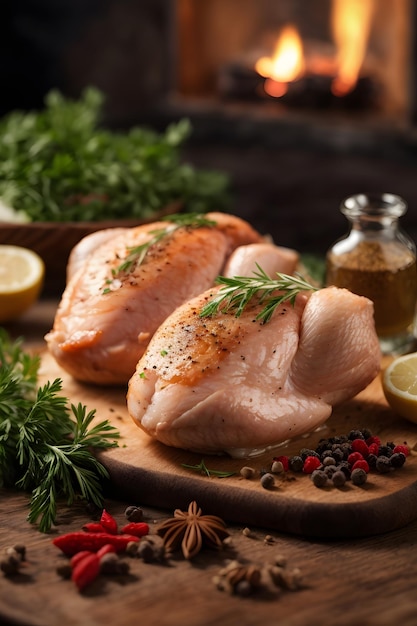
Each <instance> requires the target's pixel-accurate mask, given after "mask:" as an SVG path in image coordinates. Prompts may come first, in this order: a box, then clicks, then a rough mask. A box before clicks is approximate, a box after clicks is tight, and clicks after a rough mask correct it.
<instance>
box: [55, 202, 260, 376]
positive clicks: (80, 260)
mask: <svg viewBox="0 0 417 626" xmlns="http://www.w3.org/2000/svg"><path fill="white" fill-rule="evenodd" d="M205 218H207V220H211V221H212V222H213V224H212V225H211V226H201V227H198V228H193V227H190V226H188V227H187V226H184V227H177V228H176V229H174V230H173V231H172V232H169V233H168V234H167V235H163V236H161V237H160V238H159V239H158V235H157V234H156V233H158V232H159V233H160V232H162V231H164V230H166V229H167V227H170V224H171V223H170V222H166V221H163V222H157V223H152V224H146V225H143V226H138V227H136V228H129V229H122V230H119V229H116V230H114V231H112V230H111V229H110V230H106V231H105V232H103V233H101V234H98V235H95V236H94V237H91V236H89V238H87V241H82V242H81V243H80V244H79V245H78V247H77V249H75V250H74V251H73V254H72V259H71V262H70V267H69V280H68V283H67V287H66V289H65V291H64V293H63V296H62V299H61V302H60V305H59V308H58V311H57V314H56V317H55V320H54V325H53V328H52V330H51V331H50V332H49V333H48V334H47V335H46V337H45V339H46V342H47V345H48V348H49V350H50V351H51V353H52V355H53V356H54V357H55V359H56V361H57V362H58V363H59V365H60V366H61V367H63V368H64V369H65V370H66V371H68V372H69V373H70V374H72V376H74V377H75V378H76V379H78V380H81V381H85V382H93V383H98V384H103V385H105V384H127V382H128V380H129V378H130V377H131V375H132V373H133V372H134V371H135V366H136V364H137V361H138V359H139V358H140V356H141V355H142V354H143V352H144V350H145V348H146V346H147V345H148V343H149V340H150V339H151V337H152V335H153V333H154V332H155V330H156V329H157V328H158V326H159V325H160V324H161V323H162V322H163V321H164V320H165V319H166V318H167V317H168V315H169V314H170V313H172V311H173V310H174V309H175V308H176V307H177V306H179V305H180V304H182V303H183V302H184V301H186V300H188V299H189V298H191V297H193V296H196V295H197V294H199V293H201V292H203V291H204V290H206V289H208V288H209V287H210V286H211V285H212V284H213V282H214V280H215V278H216V276H217V275H218V274H219V273H221V271H222V269H223V268H224V266H225V263H226V261H227V260H228V258H229V257H230V255H231V253H232V252H233V250H235V249H236V248H237V247H238V246H241V245H244V244H251V243H261V242H263V237H262V236H261V235H260V234H259V233H258V232H256V231H255V230H254V229H253V228H252V227H251V226H250V225H249V224H248V223H247V222H245V221H244V220H242V219H240V218H238V217H234V216H232V215H228V214H225V213H209V214H207V215H206V216H205ZM171 226H172V224H171ZM150 243H152V245H149V244H150ZM132 250H133V251H134V252H133V256H134V257H135V259H134V261H133V262H132V263H131V264H129V258H130V256H129V255H131V254H132ZM144 250H146V254H145V256H144V258H142V262H140V261H138V258H139V257H140V255H141V251H142V252H143V251H144ZM135 251H136V252H135ZM126 262H128V266H127V268H126V266H125V265H124V264H125V263H126Z"/></svg>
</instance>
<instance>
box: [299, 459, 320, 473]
mask: <svg viewBox="0 0 417 626" xmlns="http://www.w3.org/2000/svg"><path fill="white" fill-rule="evenodd" d="M320 465H321V461H320V459H319V458H318V457H317V456H307V457H306V458H305V460H304V465H303V472H304V474H312V473H313V472H314V470H316V469H317V468H318V467H319V466H320Z"/></svg>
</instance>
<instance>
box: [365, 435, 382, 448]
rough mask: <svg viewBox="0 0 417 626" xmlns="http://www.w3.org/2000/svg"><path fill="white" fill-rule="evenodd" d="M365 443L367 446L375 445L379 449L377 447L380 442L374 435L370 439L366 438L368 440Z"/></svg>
mask: <svg viewBox="0 0 417 626" xmlns="http://www.w3.org/2000/svg"><path fill="white" fill-rule="evenodd" d="M366 443H367V444H368V446H370V445H372V444H374V443H376V445H377V446H378V448H379V446H380V445H381V440H380V438H379V437H377V436H376V435H372V437H368V439H367V440H366Z"/></svg>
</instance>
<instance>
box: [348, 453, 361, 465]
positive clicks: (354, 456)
mask: <svg viewBox="0 0 417 626" xmlns="http://www.w3.org/2000/svg"><path fill="white" fill-rule="evenodd" d="M362 460H363V456H362V454H361V453H360V452H351V453H350V454H349V456H348V458H347V461H348V463H349V465H353V464H354V463H356V461H362Z"/></svg>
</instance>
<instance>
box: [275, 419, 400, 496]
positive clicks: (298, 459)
mask: <svg viewBox="0 0 417 626" xmlns="http://www.w3.org/2000/svg"><path fill="white" fill-rule="evenodd" d="M409 454H410V448H409V447H408V445H407V443H403V444H400V445H397V444H395V443H393V442H387V443H386V444H382V442H381V439H380V438H379V437H376V436H374V435H372V433H371V432H370V431H369V430H368V429H363V430H351V431H350V432H349V434H347V435H339V436H335V437H329V438H328V439H321V440H320V441H319V443H318V446H317V448H316V449H315V450H311V449H309V448H302V449H301V450H300V452H299V454H298V455H295V456H292V457H285V456H278V457H274V462H281V463H282V465H283V467H284V469H287V470H288V469H289V470H291V471H293V472H303V473H304V474H309V475H310V476H311V480H312V482H313V484H314V485H315V486H316V487H331V486H334V487H343V485H344V484H345V483H346V481H348V480H350V481H352V483H353V484H354V485H363V484H364V483H365V482H366V480H367V478H368V474H369V472H371V471H376V472H378V473H380V474H385V473H387V472H391V471H393V470H395V469H397V468H400V467H402V466H403V465H404V463H405V461H406V458H407V456H408V455H409Z"/></svg>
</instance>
